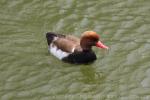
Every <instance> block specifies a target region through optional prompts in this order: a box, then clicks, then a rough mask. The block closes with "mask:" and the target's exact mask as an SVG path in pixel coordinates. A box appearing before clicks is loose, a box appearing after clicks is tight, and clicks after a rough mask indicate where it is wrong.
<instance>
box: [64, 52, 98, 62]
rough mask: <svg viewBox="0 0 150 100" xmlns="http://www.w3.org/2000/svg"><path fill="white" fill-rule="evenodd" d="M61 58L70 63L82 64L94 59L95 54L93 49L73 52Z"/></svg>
mask: <svg viewBox="0 0 150 100" xmlns="http://www.w3.org/2000/svg"><path fill="white" fill-rule="evenodd" d="M62 60H63V61H66V62H70V63H76V64H82V63H83V64H84V63H90V62H93V61H94V60H96V55H95V53H94V52H93V51H86V52H75V53H72V54H70V55H69V56H67V57H65V58H63V59H62Z"/></svg>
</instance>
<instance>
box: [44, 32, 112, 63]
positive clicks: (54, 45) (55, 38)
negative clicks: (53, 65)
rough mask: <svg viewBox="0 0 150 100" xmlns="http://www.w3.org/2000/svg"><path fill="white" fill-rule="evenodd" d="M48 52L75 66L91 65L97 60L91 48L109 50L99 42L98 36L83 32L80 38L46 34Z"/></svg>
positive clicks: (94, 33) (53, 33)
mask: <svg viewBox="0 0 150 100" xmlns="http://www.w3.org/2000/svg"><path fill="white" fill-rule="evenodd" d="M46 39H47V44H48V51H49V52H50V53H51V54H52V55H53V56H55V57H57V58H58V59H60V60H62V61H64V62H68V63H75V64H86V63H91V62H93V61H95V60H96V59H97V57H96V54H95V52H94V51H93V50H92V47H93V46H95V47H98V48H102V49H107V50H108V49H109V47H108V46H106V45H104V44H103V43H102V42H101V41H100V35H99V34H98V33H96V32H94V31H85V32H83V33H82V35H81V38H78V37H76V36H73V35H64V34H59V33H55V32H47V33H46Z"/></svg>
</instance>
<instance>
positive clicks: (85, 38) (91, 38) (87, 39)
mask: <svg viewBox="0 0 150 100" xmlns="http://www.w3.org/2000/svg"><path fill="white" fill-rule="evenodd" d="M99 38H100V36H99V35H98V34H97V33H96V32H94V31H85V32H84V33H83V34H82V36H81V41H80V45H81V47H82V48H83V49H84V50H91V48H92V46H96V47H99V48H102V49H108V47H107V46H106V45H104V44H103V43H102V42H101V41H100V40H99Z"/></svg>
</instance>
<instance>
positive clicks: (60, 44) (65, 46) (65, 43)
mask: <svg viewBox="0 0 150 100" xmlns="http://www.w3.org/2000/svg"><path fill="white" fill-rule="evenodd" d="M53 43H54V45H55V46H56V47H57V48H58V49H61V50H62V51H64V52H68V53H73V52H74V49H75V47H76V45H77V44H76V43H74V42H73V41H71V40H68V39H66V38H58V39H57V40H55V41H54V42H53Z"/></svg>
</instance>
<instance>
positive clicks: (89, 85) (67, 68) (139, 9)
mask: <svg viewBox="0 0 150 100" xmlns="http://www.w3.org/2000/svg"><path fill="white" fill-rule="evenodd" d="M149 18H150V1H149V0H91V1H87V0H80V1H79V0H1V1H0V100H67V99H68V100H83V99H84V100H87V99H89V100H91V99H94V100H150V62H149V60H150V52H149V51H150V34H149V32H150V19H149ZM86 30H94V31H96V32H97V33H99V34H100V35H101V40H102V41H103V42H104V43H105V44H106V45H108V46H109V47H110V50H109V51H108V52H107V51H104V50H100V49H97V48H93V49H94V51H95V52H96V54H97V57H98V59H97V60H96V61H95V62H94V63H93V64H89V65H73V64H67V63H64V62H62V61H59V60H58V59H57V58H55V57H53V56H52V55H50V54H49V53H48V49H47V43H46V39H45V33H46V32H48V31H53V32H60V33H64V34H72V35H76V36H80V34H81V33H82V32H84V31H86Z"/></svg>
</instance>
